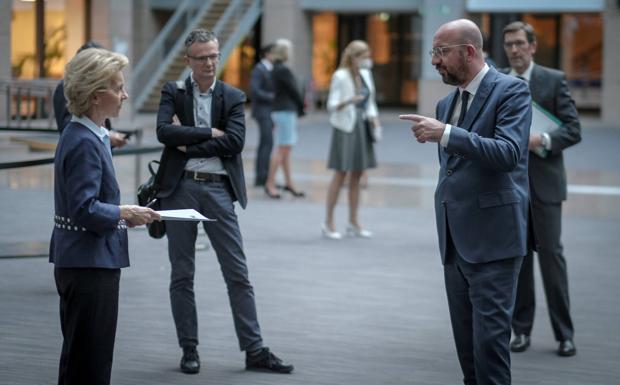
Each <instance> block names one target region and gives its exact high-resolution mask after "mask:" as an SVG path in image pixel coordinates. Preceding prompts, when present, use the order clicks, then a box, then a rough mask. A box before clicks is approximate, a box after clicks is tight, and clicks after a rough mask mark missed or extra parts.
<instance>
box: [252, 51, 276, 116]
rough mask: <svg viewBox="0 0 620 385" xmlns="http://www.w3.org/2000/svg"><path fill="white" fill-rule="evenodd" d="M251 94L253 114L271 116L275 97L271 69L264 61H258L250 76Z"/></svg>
mask: <svg viewBox="0 0 620 385" xmlns="http://www.w3.org/2000/svg"><path fill="white" fill-rule="evenodd" d="M250 95H251V97H252V116H253V117H255V118H261V117H270V115H271V105H272V104H273V99H274V98H275V93H274V90H273V82H272V81H271V71H269V70H268V69H267V67H265V65H264V64H263V63H262V62H258V63H256V65H255V66H254V68H253V69H252V74H251V77H250Z"/></svg>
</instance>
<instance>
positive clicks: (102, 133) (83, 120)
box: [71, 115, 110, 143]
mask: <svg viewBox="0 0 620 385" xmlns="http://www.w3.org/2000/svg"><path fill="white" fill-rule="evenodd" d="M71 121H72V122H77V123H80V124H83V125H84V126H86V128H88V129H89V130H91V131H92V132H93V134H95V135H97V138H99V140H101V142H102V143H105V137H106V136H107V137H109V136H110V131H108V129H107V128H105V127H101V126H98V125H97V124H95V122H93V121H92V120H90V118H89V117H88V116H86V115H84V116H82V117H78V116H75V115H73V116H72V117H71Z"/></svg>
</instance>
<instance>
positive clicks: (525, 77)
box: [508, 60, 534, 83]
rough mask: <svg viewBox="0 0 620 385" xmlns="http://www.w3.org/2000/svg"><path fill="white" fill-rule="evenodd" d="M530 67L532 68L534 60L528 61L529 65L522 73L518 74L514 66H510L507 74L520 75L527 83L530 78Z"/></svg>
mask: <svg viewBox="0 0 620 385" xmlns="http://www.w3.org/2000/svg"><path fill="white" fill-rule="evenodd" d="M532 68H534V60H532V61H530V65H529V66H528V67H527V69H526V70H525V71H524V72H523V73H522V74H518V73H517V71H515V70H514V68H511V69H510V72H509V73H508V75H512V76H521V77H522V78H523V79H525V80H526V81H527V82H528V83H529V82H530V79H531V78H532Z"/></svg>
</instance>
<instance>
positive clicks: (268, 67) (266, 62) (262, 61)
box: [260, 59, 273, 71]
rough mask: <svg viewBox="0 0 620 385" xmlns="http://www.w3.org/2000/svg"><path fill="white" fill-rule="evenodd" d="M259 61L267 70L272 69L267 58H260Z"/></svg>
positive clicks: (271, 64)
mask: <svg viewBox="0 0 620 385" xmlns="http://www.w3.org/2000/svg"><path fill="white" fill-rule="evenodd" d="M260 62H261V63H263V65H264V66H265V68H267V71H271V70H272V69H273V63H272V62H270V61H269V60H267V59H261V61H260Z"/></svg>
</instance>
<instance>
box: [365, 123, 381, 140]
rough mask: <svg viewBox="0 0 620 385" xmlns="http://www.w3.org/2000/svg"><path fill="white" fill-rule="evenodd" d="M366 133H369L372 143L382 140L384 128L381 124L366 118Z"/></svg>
mask: <svg viewBox="0 0 620 385" xmlns="http://www.w3.org/2000/svg"><path fill="white" fill-rule="evenodd" d="M365 123H366V134H367V135H368V139H370V142H371V143H377V142H380V141H381V139H382V138H383V128H382V127H381V126H375V125H374V124H372V123H371V122H370V120H368V119H366V122H365Z"/></svg>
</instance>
